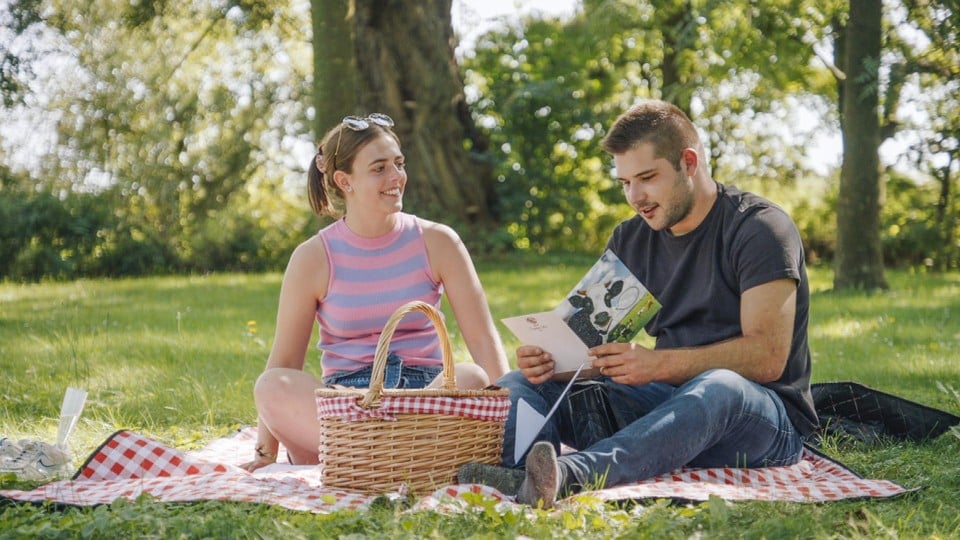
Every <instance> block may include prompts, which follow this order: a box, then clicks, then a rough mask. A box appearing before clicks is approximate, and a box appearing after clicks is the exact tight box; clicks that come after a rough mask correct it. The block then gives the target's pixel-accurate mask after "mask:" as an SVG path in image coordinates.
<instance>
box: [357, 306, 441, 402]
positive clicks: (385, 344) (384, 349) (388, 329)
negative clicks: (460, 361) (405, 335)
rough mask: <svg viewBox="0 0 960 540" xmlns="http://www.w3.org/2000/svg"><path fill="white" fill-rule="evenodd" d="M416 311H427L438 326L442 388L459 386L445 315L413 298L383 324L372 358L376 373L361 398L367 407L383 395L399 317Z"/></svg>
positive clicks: (436, 326) (374, 372)
mask: <svg viewBox="0 0 960 540" xmlns="http://www.w3.org/2000/svg"><path fill="white" fill-rule="evenodd" d="M413 311H420V312H423V313H425V314H426V315H427V318H429V319H430V321H431V322H433V326H434V327H435V328H436V329H437V335H438V337H439V338H440V349H441V354H442V356H443V373H442V374H443V382H442V384H441V388H442V389H444V390H456V389H457V381H456V379H455V378H454V372H453V351H452V349H451V348H450V337H449V334H448V333H447V325H446V324H444V322H443V318H442V317H441V316H440V312H439V311H437V308H435V307H433V306H431V305H430V304H428V303H426V302H422V301H420V300H413V301H411V302H407V303H406V304H404V305H402V306H400V307H399V308H398V309H397V310H396V311H395V312H394V313H393V315H391V316H390V318H389V319H387V324H385V325H384V327H383V332H381V333H380V341H378V342H377V351H376V354H375V355H374V357H373V373H371V375H370V389H369V390H368V391H367V393H366V394H365V395H364V396H363V399H362V400H361V401H360V406H361V407H363V408H365V409H367V408H370V407H372V406H373V405H374V404H375V403H377V402H378V401H380V396H381V394H382V393H383V377H384V375H385V373H386V371H387V355H388V354H389V352H390V339H391V338H393V333H394V332H395V331H396V329H397V325H398V324H400V319H402V318H403V317H404V316H405V315H407V314H408V313H411V312H413Z"/></svg>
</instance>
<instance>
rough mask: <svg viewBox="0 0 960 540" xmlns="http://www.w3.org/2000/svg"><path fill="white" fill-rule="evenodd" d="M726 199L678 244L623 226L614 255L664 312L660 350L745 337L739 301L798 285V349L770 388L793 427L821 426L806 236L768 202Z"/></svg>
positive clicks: (641, 224) (657, 324) (658, 332)
mask: <svg viewBox="0 0 960 540" xmlns="http://www.w3.org/2000/svg"><path fill="white" fill-rule="evenodd" d="M718 188H719V195H718V197H717V201H716V203H715V204H714V206H713V208H712V209H711V210H710V213H709V214H707V217H706V218H705V219H704V221H703V223H701V224H700V225H699V226H698V227H697V228H696V229H694V230H693V231H691V232H689V233H687V234H685V235H683V236H674V235H672V234H670V232H669V231H659V232H658V231H654V230H652V229H651V228H650V227H649V226H648V225H647V224H646V222H645V221H644V220H643V218H641V217H640V216H635V217H633V218H631V219H629V220H627V221H624V222H623V223H621V224H620V225H618V226H617V228H616V230H614V232H613V236H612V237H611V238H610V241H609V243H608V244H607V247H608V248H609V249H611V250H613V252H614V253H616V254H617V256H618V257H620V259H621V260H622V261H623V262H624V264H625V265H626V266H627V267H628V268H629V269H630V270H631V271H633V273H634V274H635V275H636V276H637V278H638V279H639V280H640V281H641V282H643V283H644V285H646V286H647V288H648V289H649V290H650V292H652V293H653V295H654V297H656V298H657V300H659V301H660V303H661V304H662V305H663V307H662V308H661V310H660V311H659V312H658V313H657V315H656V316H655V317H654V318H653V319H652V320H651V321H650V322H649V323H647V325H646V327H645V328H646V331H647V332H648V333H649V334H650V335H651V336H653V337H655V338H656V342H657V343H656V348H658V349H671V348H678V347H696V346H698V345H706V344H710V343H716V342H718V341H723V340H726V339H730V338H733V337H738V336H741V335H742V334H743V330H742V329H741V327H740V297H741V295H742V294H743V292H744V291H746V290H747V289H750V288H751V287H755V286H757V285H761V284H763V283H768V282H770V281H774V280H777V279H784V278H789V279H793V280H795V281H796V282H797V311H796V319H795V321H794V328H793V345H792V346H791V348H790V356H789V358H788V359H787V365H786V368H785V369H784V371H783V375H781V377H780V379H778V380H777V381H775V382H772V383H768V384H766V385H765V386H767V387H768V388H771V389H772V390H774V391H775V392H777V394H778V395H779V396H780V397H781V399H783V401H784V404H785V405H786V407H787V412H788V414H789V416H790V419H791V420H792V421H793V424H794V427H796V428H797V430H798V431H800V433H802V434H803V435H807V434H809V433H810V432H812V431H813V430H814V429H815V428H816V426H817V416H816V412H815V411H814V407H813V398H812V397H811V395H810V349H809V346H808V343H807V322H808V315H809V308H810V290H809V285H808V282H807V272H806V266H805V264H804V255H803V245H802V244H801V242H800V234H799V232H798V231H797V228H796V226H795V225H794V224H793V221H792V220H791V219H790V217H789V216H788V215H787V214H786V212H784V211H783V210H782V209H780V208H779V207H778V206H776V205H775V204H773V203H772V202H770V201H767V200H766V199H764V198H762V197H759V196H757V195H754V194H752V193H746V192H741V191H740V190H738V189H737V188H734V187H727V186H723V185H720V184H718Z"/></svg>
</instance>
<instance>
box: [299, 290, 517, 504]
mask: <svg viewBox="0 0 960 540" xmlns="http://www.w3.org/2000/svg"><path fill="white" fill-rule="evenodd" d="M414 311H420V312H423V313H424V314H426V315H427V317H428V318H429V319H430V320H431V321H432V323H433V325H434V327H435V328H436V330H437V333H438V335H439V338H440V344H441V348H442V355H443V371H442V375H443V378H442V381H443V382H442V384H441V385H440V387H438V388H422V389H392V388H384V387H383V379H384V372H385V371H386V364H387V356H388V353H389V346H390V339H391V338H392V337H393V333H394V331H395V330H396V328H397V325H398V324H399V323H400V319H402V318H403V317H404V316H405V315H407V314H408V313H411V312H414ZM453 365H454V361H453V354H452V352H451V347H450V340H449V336H448V334H447V329H446V326H445V325H444V323H443V319H442V318H441V316H440V314H439V312H437V310H436V309H435V308H434V307H433V306H431V305H429V304H427V303H424V302H419V301H414V302H410V303H407V304H405V305H403V306H401V307H400V308H399V309H397V311H396V312H394V314H393V315H392V316H391V317H390V319H388V320H387V323H386V325H385V326H384V328H383V332H382V333H381V335H380V341H379V342H378V343H377V350H376V355H375V357H374V361H373V374H372V375H371V378H370V388H369V389H357V388H320V389H317V391H316V399H317V415H318V417H319V419H320V466H321V480H322V482H323V486H324V487H332V488H339V489H345V490H351V491H360V492H364V493H388V492H393V491H398V490H399V491H403V492H407V493H425V492H430V491H432V490H434V489H437V488H438V487H442V486H444V485H448V484H451V483H455V479H456V473H457V469H458V468H459V467H460V466H461V465H463V464H464V463H468V462H478V463H490V464H496V463H499V462H500V453H501V450H502V447H503V429H504V423H505V422H506V418H507V415H508V414H509V411H510V400H509V393H510V392H509V390H505V389H484V390H459V389H457V386H456V381H455V379H454V371H453Z"/></svg>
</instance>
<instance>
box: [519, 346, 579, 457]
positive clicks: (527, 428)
mask: <svg viewBox="0 0 960 540" xmlns="http://www.w3.org/2000/svg"><path fill="white" fill-rule="evenodd" d="M584 365H585V364H580V367H578V368H577V370H576V371H575V372H574V374H573V377H570V382H568V383H567V386H566V387H565V388H564V389H563V392H560V396H559V397H557V401H555V402H554V403H553V407H550V412H548V413H547V415H546V416H544V415H542V414H540V413H539V412H537V410H536V409H534V408H533V407H532V406H531V405H530V404H529V403H527V402H526V401H525V400H524V399H523V398H520V399H519V400H517V429H516V432H515V433H514V443H513V462H514V463H520V459H521V458H522V457H523V455H524V454H526V453H527V449H529V448H530V445H532V444H533V441H534V440H536V438H537V435H539V434H540V430H541V429H543V426H544V425H546V423H547V420H549V419H550V417H551V416H553V413H555V412H556V411H557V407H558V406H559V405H560V403H561V402H562V401H563V398H564V396H566V395H567V392H569V391H570V387H571V386H573V381H575V380H577V376H578V375H580V371H581V370H583V367H584Z"/></svg>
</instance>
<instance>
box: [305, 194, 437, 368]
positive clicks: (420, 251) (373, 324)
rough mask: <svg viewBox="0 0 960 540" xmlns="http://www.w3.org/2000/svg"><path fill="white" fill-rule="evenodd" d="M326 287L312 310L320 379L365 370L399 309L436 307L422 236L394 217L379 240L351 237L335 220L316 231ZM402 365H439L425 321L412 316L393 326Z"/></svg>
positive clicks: (413, 223)
mask: <svg viewBox="0 0 960 540" xmlns="http://www.w3.org/2000/svg"><path fill="white" fill-rule="evenodd" d="M320 238H321V239H322V240H323V243H324V246H325V247H326V249H327V260H328V264H329V266H330V282H329V283H328V284H327V295H326V297H324V299H323V300H322V301H321V302H320V305H319V306H318V307H317V323H319V325H320V342H319V343H318V344H317V347H318V348H320V349H321V350H322V351H323V355H322V357H321V360H320V363H321V365H322V366H323V376H324V377H326V376H329V375H331V374H333V373H335V372H338V371H352V370H355V369H359V368H363V367H366V366H369V365H371V364H372V363H373V357H374V354H375V353H376V349H377V341H378V340H379V339H380V333H381V331H382V330H383V327H384V325H386V323H387V319H389V318H390V316H391V315H392V314H393V313H394V312H395V311H396V310H397V308H399V307H400V306H402V305H403V304H406V303H407V302H410V301H411V300H422V301H424V302H426V303H428V304H431V305H433V306H436V307H437V309H439V308H440V297H441V295H442V293H443V285H442V284H440V283H438V282H437V281H436V280H435V279H434V277H433V272H432V271H431V269H430V263H429V260H428V259H427V251H426V247H425V245H424V242H423V230H422V229H421V227H420V222H419V221H418V220H417V218H416V217H415V216H413V215H410V214H406V213H402V212H401V213H399V214H398V219H397V226H396V228H395V229H394V230H393V231H391V232H389V233H387V234H386V235H384V236H381V237H379V238H364V237H362V236H358V235H356V234H354V233H353V232H352V231H351V230H350V229H349V228H347V225H346V223H345V222H344V220H343V219H340V220H337V221H336V222H335V223H332V224H330V225H329V226H327V227H325V228H324V229H323V230H321V231H320ZM390 352H392V353H396V354H397V355H399V356H400V357H401V358H403V362H404V364H405V365H411V366H423V365H436V366H439V365H441V364H442V360H441V349H440V341H439V339H438V337H437V331H436V329H435V328H434V327H433V323H432V322H430V319H428V318H427V316H426V315H424V314H423V313H420V312H413V313H410V314H408V315H406V316H404V318H403V319H402V320H401V321H400V324H399V325H398V326H397V329H396V331H395V332H394V334H393V339H392V340H391V343H390Z"/></svg>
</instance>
